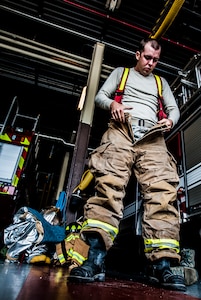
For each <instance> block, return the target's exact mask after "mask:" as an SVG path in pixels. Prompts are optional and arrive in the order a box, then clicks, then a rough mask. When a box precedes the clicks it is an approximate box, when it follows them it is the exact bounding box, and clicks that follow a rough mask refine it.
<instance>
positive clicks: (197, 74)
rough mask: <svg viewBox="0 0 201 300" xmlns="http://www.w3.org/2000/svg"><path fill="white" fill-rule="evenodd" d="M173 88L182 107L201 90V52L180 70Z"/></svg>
mask: <svg viewBox="0 0 201 300" xmlns="http://www.w3.org/2000/svg"><path fill="white" fill-rule="evenodd" d="M171 88H172V90H173V93H174V96H175V98H176V100H177V103H178V105H179V107H180V109H182V108H183V107H184V106H185V105H186V103H187V102H189V101H193V99H195V98H196V97H197V95H198V94H199V93H200V91H201V53H198V54H196V55H194V56H193V57H192V58H191V59H190V61H189V63H188V64H187V65H186V66H185V67H184V69H183V70H181V71H179V72H178V77H177V78H176V79H175V81H174V82H173V83H172V85H171Z"/></svg>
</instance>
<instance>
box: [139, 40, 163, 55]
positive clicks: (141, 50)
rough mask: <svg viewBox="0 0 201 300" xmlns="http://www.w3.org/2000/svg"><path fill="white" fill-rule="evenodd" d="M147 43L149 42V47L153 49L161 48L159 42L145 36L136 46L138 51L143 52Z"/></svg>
mask: <svg viewBox="0 0 201 300" xmlns="http://www.w3.org/2000/svg"><path fill="white" fill-rule="evenodd" d="M147 43H151V47H152V48H154V49H155V50H159V49H161V45H160V44H159V42H158V40H156V39H152V38H146V39H142V40H141V42H140V44H139V47H138V51H140V52H143V51H144V47H145V45H146V44H147Z"/></svg>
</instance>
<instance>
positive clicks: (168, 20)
mask: <svg viewBox="0 0 201 300" xmlns="http://www.w3.org/2000/svg"><path fill="white" fill-rule="evenodd" d="M184 1H185V0H175V1H174V3H173V4H172V6H171V7H170V9H169V12H168V13H167V15H166V16H165V18H164V20H163V21H162V23H161V18H162V17H163V14H164V13H166V9H165V8H166V7H165V8H164V10H163V11H162V12H161V17H160V18H159V19H158V20H157V22H156V25H155V27H154V28H153V30H152V33H151V35H150V37H151V38H152V39H159V38H161V36H162V35H164V34H165V32H166V31H167V30H168V28H169V27H170V25H171V24H172V22H173V21H174V19H175V17H176V16H177V14H178V12H179V10H180V9H181V7H182V5H183V3H184ZM170 2H171V1H170V0H169V1H168V2H167V4H166V5H168V4H169V3H170Z"/></svg>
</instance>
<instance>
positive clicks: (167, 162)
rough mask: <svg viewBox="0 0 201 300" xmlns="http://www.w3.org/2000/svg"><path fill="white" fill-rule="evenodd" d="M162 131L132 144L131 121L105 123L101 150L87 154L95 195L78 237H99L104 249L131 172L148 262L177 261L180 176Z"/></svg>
mask: <svg viewBox="0 0 201 300" xmlns="http://www.w3.org/2000/svg"><path fill="white" fill-rule="evenodd" d="M163 131H164V127H163V125H159V124H158V125H155V126H153V127H152V128H151V129H149V131H148V132H147V133H145V135H144V136H143V137H142V138H141V139H139V140H138V141H135V140H134V136H133V132H132V128H131V123H130V116H129V114H126V123H120V122H117V121H115V120H111V121H110V124H109V128H108V130H107V131H106V132H105V134H104V135H103V137H102V141H101V144H100V146H99V147H98V148H97V149H95V150H94V151H93V152H92V154H91V157H90V160H89V168H90V171H91V173H92V174H93V175H94V177H95V189H96V194H95V196H93V197H91V198H89V199H88V201H87V203H86V205H85V207H84V209H85V214H84V216H85V222H84V224H83V228H82V230H81V232H82V233H84V232H86V231H97V232H99V233H100V234H101V236H102V237H103V239H104V242H105V245H106V249H107V250H108V249H109V248H110V247H111V246H112V245H113V241H114V238H115V237H116V235H117V233H118V228H119V222H120V220H121V219H122V217H123V209H124V206H123V201H122V200H123V198H124V197H125V189H126V186H127V184H128V182H129V179H130V176H131V174H132V172H134V174H135V176H136V178H137V181H138V183H139V185H140V187H141V192H142V195H143V204H144V215H143V219H142V236H143V238H144V242H145V255H146V256H147V258H148V259H150V260H156V259H160V258H162V257H169V258H176V259H178V260H180V255H179V254H178V252H179V229H180V225H179V214H178V211H177V209H176V207H175V203H176V198H177V191H176V187H177V185H178V182H179V177H178V174H177V170H176V163H175V160H174V158H173V156H172V155H171V154H170V153H169V152H168V150H167V147H166V144H165V140H164V135H163Z"/></svg>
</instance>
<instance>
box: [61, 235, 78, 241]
mask: <svg viewBox="0 0 201 300" xmlns="http://www.w3.org/2000/svg"><path fill="white" fill-rule="evenodd" d="M79 237H80V236H79V234H76V235H75V234H70V235H68V236H67V237H66V238H65V241H67V242H70V241H74V240H75V239H79Z"/></svg>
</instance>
